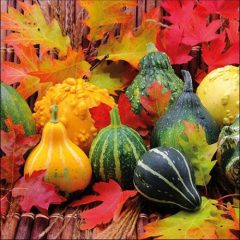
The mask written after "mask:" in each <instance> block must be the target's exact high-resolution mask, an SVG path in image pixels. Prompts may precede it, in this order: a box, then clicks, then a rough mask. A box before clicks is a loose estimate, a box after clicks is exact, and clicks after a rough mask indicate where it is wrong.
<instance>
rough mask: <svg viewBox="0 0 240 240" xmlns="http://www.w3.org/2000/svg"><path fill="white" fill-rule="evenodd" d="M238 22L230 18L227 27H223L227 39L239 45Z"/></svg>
mask: <svg viewBox="0 0 240 240" xmlns="http://www.w3.org/2000/svg"><path fill="white" fill-rule="evenodd" d="M238 29H239V22H238V21H235V20H230V21H229V25H228V27H227V28H226V29H225V30H226V32H227V35H228V39H229V41H230V43H231V44H238V46H239V31H238Z"/></svg>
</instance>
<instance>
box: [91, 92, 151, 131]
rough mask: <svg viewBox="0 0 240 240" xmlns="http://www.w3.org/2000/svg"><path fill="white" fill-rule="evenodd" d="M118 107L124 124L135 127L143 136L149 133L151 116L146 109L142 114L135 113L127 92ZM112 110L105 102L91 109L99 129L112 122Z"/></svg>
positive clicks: (120, 98)
mask: <svg viewBox="0 0 240 240" xmlns="http://www.w3.org/2000/svg"><path fill="white" fill-rule="evenodd" d="M118 109H119V115H120V119H121V122H122V124H125V125H127V126H129V127H131V128H133V129H135V130H136V131H137V132H139V134H140V135H142V136H146V135H147V134H148V133H149V128H150V127H151V126H152V124H153V122H152V120H151V118H150V117H149V116H148V114H147V113H146V111H144V110H143V111H142V113H141V115H137V114H135V113H134V112H133V111H132V108H131V103H130V101H129V100H128V98H127V97H126V95H125V94H121V95H120V97H119V100H118ZM110 111H111V108H110V107H109V106H107V105H106V104H104V103H101V104H99V105H98V106H97V107H94V108H92V109H90V113H91V115H92V118H93V119H94V122H95V127H96V128H97V129H98V130H100V129H102V128H104V127H107V126H108V125H109V124H110Z"/></svg>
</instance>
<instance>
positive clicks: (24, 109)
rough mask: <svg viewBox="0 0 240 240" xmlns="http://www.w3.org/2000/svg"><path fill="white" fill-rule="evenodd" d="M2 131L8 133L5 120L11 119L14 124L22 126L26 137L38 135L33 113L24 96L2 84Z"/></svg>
mask: <svg viewBox="0 0 240 240" xmlns="http://www.w3.org/2000/svg"><path fill="white" fill-rule="evenodd" d="M0 86H1V129H2V130H4V131H8V129H7V126H6V124H5V120H6V119H7V117H8V116H10V117H11V119H12V121H13V123H14V124H22V126H23V129H24V131H25V134H26V135H32V134H35V133H36V127H35V122H34V120H33V117H32V112H31V110H30V108H29V106H28V104H27V102H26V101H25V99H23V98H22V96H21V95H20V94H19V93H18V92H17V91H16V90H15V89H14V88H12V87H11V86H8V85H6V84H5V83H3V82H1V83H0Z"/></svg>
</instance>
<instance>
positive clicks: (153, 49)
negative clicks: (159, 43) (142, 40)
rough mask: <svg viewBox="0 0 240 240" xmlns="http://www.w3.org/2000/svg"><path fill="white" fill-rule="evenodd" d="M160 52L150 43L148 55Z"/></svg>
mask: <svg viewBox="0 0 240 240" xmlns="http://www.w3.org/2000/svg"><path fill="white" fill-rule="evenodd" d="M151 52H158V49H157V48H156V47H155V45H154V43H152V42H150V43H148V44H147V53H151Z"/></svg>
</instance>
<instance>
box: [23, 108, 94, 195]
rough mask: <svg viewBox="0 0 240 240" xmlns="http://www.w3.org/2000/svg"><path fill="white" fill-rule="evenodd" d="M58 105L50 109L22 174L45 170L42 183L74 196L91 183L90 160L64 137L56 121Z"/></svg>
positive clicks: (63, 131)
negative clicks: (49, 114)
mask: <svg viewBox="0 0 240 240" xmlns="http://www.w3.org/2000/svg"><path fill="white" fill-rule="evenodd" d="M57 111H58V107H57V105H54V106H53V107H52V111H51V114H52V117H51V120H50V121H49V122H48V123H47V124H46V125H45V126H44V128H43V133H42V139H41V141H40V143H39V144H38V145H37V146H36V147H35V149H33V151H32V152H31V154H30V155H29V157H28V158H27V161H26V164H25V167H24V174H30V175H31V174H32V173H33V171H37V170H42V169H46V175H45V180H46V181H47V182H50V183H53V184H55V185H56V186H57V187H58V188H59V189H60V190H62V191H65V192H69V193H70V192H74V191H77V190H83V189H84V188H86V187H87V186H88V184H89V182H90V180H91V176H92V168H91V163H90V160H89V158H88V157H87V156H86V154H85V153H84V152H83V151H82V150H81V149H80V148H79V147H78V146H77V145H75V144H74V143H73V142H72V141H71V140H70V139H69V138H68V135H67V131H66V129H65V127H64V125H63V124H62V123H61V122H59V121H58V119H57Z"/></svg>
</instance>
